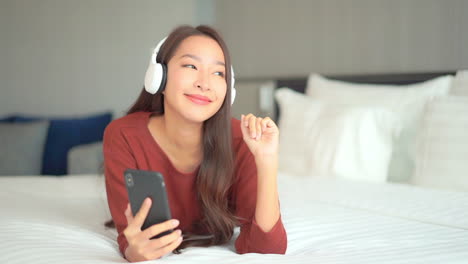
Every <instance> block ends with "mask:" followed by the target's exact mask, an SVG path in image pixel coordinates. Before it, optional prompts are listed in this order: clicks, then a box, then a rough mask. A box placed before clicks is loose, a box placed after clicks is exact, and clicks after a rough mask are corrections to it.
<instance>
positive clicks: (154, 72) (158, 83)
mask: <svg viewBox="0 0 468 264" xmlns="http://www.w3.org/2000/svg"><path fill="white" fill-rule="evenodd" d="M166 38H167V37H165V38H164V39H163V40H161V41H160V42H159V43H158V45H157V46H156V48H155V49H154V51H153V54H152V55H151V60H150V63H149V66H148V69H147V70H146V75H145V90H146V91H147V92H148V93H150V94H156V93H157V92H158V91H161V92H162V91H163V90H164V87H165V86H166V79H167V66H166V65H165V64H163V63H158V62H156V57H157V56H158V52H159V49H160V48H161V46H162V45H163V43H164V41H165V40H166ZM234 82H235V79H234V69H233V68H232V65H231V105H232V104H233V103H234V99H235V98H236V88H234Z"/></svg>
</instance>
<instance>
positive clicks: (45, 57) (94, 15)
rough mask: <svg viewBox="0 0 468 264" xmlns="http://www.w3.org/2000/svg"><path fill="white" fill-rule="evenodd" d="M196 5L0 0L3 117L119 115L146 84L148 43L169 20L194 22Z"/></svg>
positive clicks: (183, 0) (186, 1)
mask: <svg viewBox="0 0 468 264" xmlns="http://www.w3.org/2000/svg"><path fill="white" fill-rule="evenodd" d="M204 2H205V3H202V4H205V5H207V4H208V5H211V4H210V3H209V2H207V1H204ZM195 6H197V1H193V0H177V1H170V4H168V2H167V1H163V0H159V1H156V0H139V1H137V2H135V1H128V0H99V1H94V0H80V1H73V0H40V1H36V0H1V2H0V10H1V11H0V12H1V13H0V14H1V18H0V19H1V20H0V22H1V28H0V29H1V45H2V46H1V48H0V50H1V51H0V52H1V53H0V55H1V56H2V59H1V61H0V70H1V73H0V74H1V75H0V77H1V80H0V85H1V94H0V116H2V115H6V114H9V113H12V112H20V113H28V114H45V115H70V114H77V115H80V114H88V113H94V112H97V111H105V110H112V111H113V112H114V113H115V116H116V117H118V116H121V115H123V113H124V111H126V110H127V109H128V107H129V106H130V105H131V103H133V102H134V100H135V99H136V98H137V96H138V94H139V93H140V91H141V89H142V87H143V86H142V85H143V79H144V74H145V71H146V67H147V66H148V61H149V56H150V54H151V51H152V48H153V46H154V45H156V43H157V42H158V41H159V40H160V39H161V38H162V37H163V36H165V35H166V34H168V33H169V31H170V30H171V29H172V28H173V27H174V26H176V25H178V24H185V23H188V24H194V23H197V22H198V20H197V15H198V14H200V13H199V11H197V9H196V8H195ZM205 13H206V12H205ZM205 15H206V14H205ZM208 15H210V14H209V13H208Z"/></svg>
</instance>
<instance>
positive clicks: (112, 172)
mask: <svg viewBox="0 0 468 264" xmlns="http://www.w3.org/2000/svg"><path fill="white" fill-rule="evenodd" d="M103 154H104V174H105V181H106V192H107V202H108V204H109V209H110V213H111V215H112V219H113V220H114V224H115V227H116V229H117V232H118V237H117V242H118V244H119V250H120V252H121V253H122V256H123V257H125V254H124V252H125V249H126V248H127V246H128V242H127V239H126V238H125V236H124V234H123V230H124V229H125V228H126V227H127V219H126V217H125V209H126V208H127V204H128V195H127V189H126V186H125V182H124V176H123V174H124V171H125V170H126V169H129V168H130V169H137V167H136V161H135V158H134V157H133V155H132V153H131V151H130V148H129V146H128V143H127V142H126V140H125V138H124V136H123V134H122V132H121V130H120V129H115V128H113V127H112V126H111V125H109V126H108V127H107V128H106V130H105V132H104V139H103Z"/></svg>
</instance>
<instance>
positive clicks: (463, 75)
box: [451, 70, 468, 96]
mask: <svg viewBox="0 0 468 264" xmlns="http://www.w3.org/2000/svg"><path fill="white" fill-rule="evenodd" d="M451 94H454V95H461V96H468V70H460V71H457V74H456V75H455V78H454V80H453V87H452V90H451Z"/></svg>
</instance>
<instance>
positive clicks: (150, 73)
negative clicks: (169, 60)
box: [145, 62, 166, 94]
mask: <svg viewBox="0 0 468 264" xmlns="http://www.w3.org/2000/svg"><path fill="white" fill-rule="evenodd" d="M165 84H166V65H163V64H160V63H156V64H153V63H152V62H150V65H149V66H148V69H147V70H146V75H145V90H146V91H147V92H148V93H150V94H156V93H157V92H158V91H159V90H161V86H162V87H163V88H164V85H165Z"/></svg>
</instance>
